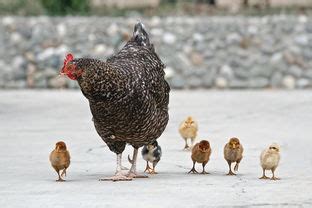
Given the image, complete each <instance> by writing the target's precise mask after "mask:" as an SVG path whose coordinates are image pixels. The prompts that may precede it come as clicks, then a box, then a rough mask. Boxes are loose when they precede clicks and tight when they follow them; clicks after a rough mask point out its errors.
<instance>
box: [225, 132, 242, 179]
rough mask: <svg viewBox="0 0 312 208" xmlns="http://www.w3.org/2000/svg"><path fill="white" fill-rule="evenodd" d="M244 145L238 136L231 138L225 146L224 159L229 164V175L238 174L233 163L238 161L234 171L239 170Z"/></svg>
mask: <svg viewBox="0 0 312 208" xmlns="http://www.w3.org/2000/svg"><path fill="white" fill-rule="evenodd" d="M243 151H244V149H243V146H242V145H241V143H240V141H239V139H238V138H235V137H233V138H231V139H230V141H229V142H228V143H227V144H226V145H225V146H224V159H225V160H226V161H227V162H228V164H229V173H228V174H227V175H236V174H235V173H234V172H233V171H232V169H231V164H232V163H234V162H236V164H235V167H234V171H238V165H239V163H240V161H241V160H242V158H243Z"/></svg>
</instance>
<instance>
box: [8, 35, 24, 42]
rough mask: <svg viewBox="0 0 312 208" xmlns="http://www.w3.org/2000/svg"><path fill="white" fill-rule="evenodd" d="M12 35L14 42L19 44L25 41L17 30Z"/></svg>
mask: <svg viewBox="0 0 312 208" xmlns="http://www.w3.org/2000/svg"><path fill="white" fill-rule="evenodd" d="M10 37H11V41H12V42H13V43H14V44H19V43H21V42H22V41H23V37H22V36H21V35H20V34H19V33H17V32H14V33H12V34H11V36H10Z"/></svg>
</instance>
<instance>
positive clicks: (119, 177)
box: [100, 154, 132, 181]
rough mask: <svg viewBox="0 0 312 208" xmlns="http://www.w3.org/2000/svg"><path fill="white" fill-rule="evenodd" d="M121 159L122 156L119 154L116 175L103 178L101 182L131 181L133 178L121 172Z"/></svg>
mask: <svg viewBox="0 0 312 208" xmlns="http://www.w3.org/2000/svg"><path fill="white" fill-rule="evenodd" d="M121 157H122V154H117V168H116V173H115V175H114V176H112V177H105V178H101V179H100V181H131V180H132V178H131V177H128V176H125V175H123V174H122V172H121Z"/></svg>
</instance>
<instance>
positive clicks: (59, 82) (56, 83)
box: [48, 76, 67, 89]
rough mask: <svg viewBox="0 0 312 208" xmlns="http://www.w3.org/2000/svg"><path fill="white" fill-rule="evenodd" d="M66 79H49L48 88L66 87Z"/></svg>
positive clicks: (61, 77)
mask: <svg viewBox="0 0 312 208" xmlns="http://www.w3.org/2000/svg"><path fill="white" fill-rule="evenodd" d="M66 79H67V78H66V77H65V76H56V77H53V78H51V79H49V82H48V87H50V88H58V89H59V88H65V87H66Z"/></svg>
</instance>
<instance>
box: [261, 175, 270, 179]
mask: <svg viewBox="0 0 312 208" xmlns="http://www.w3.org/2000/svg"><path fill="white" fill-rule="evenodd" d="M259 179H269V177H267V176H265V175H264V176H262V177H260V178H259Z"/></svg>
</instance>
